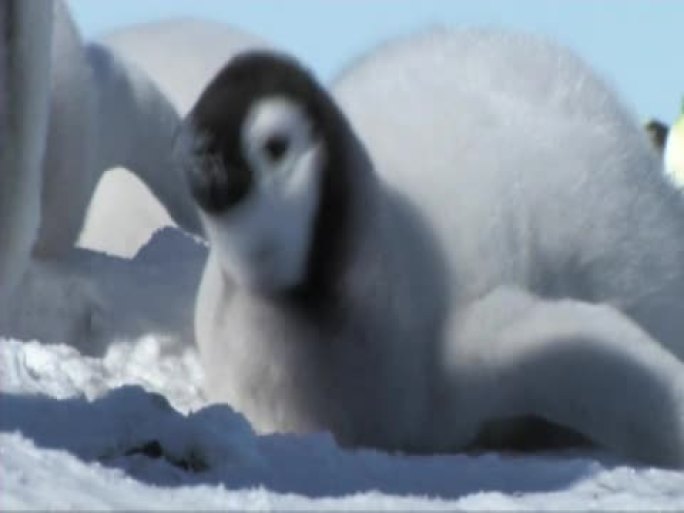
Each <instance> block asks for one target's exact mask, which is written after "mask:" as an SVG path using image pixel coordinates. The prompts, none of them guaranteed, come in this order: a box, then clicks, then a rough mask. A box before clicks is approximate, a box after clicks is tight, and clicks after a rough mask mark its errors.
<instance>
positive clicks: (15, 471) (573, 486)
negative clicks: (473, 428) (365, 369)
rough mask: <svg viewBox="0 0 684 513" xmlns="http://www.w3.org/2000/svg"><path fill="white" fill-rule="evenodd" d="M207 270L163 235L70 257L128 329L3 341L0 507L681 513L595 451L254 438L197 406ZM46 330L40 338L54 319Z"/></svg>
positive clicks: (224, 416) (192, 249) (681, 488)
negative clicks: (112, 253)
mask: <svg viewBox="0 0 684 513" xmlns="http://www.w3.org/2000/svg"><path fill="white" fill-rule="evenodd" d="M205 256H206V248H204V246H203V245H202V244H201V243H198V242H197V241H195V240H193V239H192V238H190V237H187V236H185V235H184V234H182V233H181V232H180V231H178V230H176V229H171V228H167V229H164V230H163V231H161V232H159V233H157V234H155V236H154V237H153V238H152V240H151V241H150V243H149V244H147V245H146V246H145V247H144V248H143V249H142V250H141V251H140V252H139V253H138V254H137V255H136V256H135V257H134V258H133V259H122V258H115V257H109V256H107V255H104V254H98V253H94V252H85V251H83V250H79V252H78V253H77V257H75V260H76V261H77V262H79V263H80V264H81V265H82V267H83V268H85V269H87V273H85V274H84V275H83V276H82V278H83V279H89V280H96V284H97V287H98V290H99V291H100V293H101V295H100V296H99V301H100V309H101V311H100V314H101V315H104V316H108V315H123V314H121V312H122V311H123V306H124V305H127V306H128V307H129V309H130V307H131V306H135V307H136V308H137V309H138V310H139V312H138V315H137V316H136V317H135V318H131V317H130V316H129V317H125V316H123V317H122V318H121V319H122V323H123V329H118V330H117V331H116V332H107V329H108V328H107V326H108V323H107V322H101V323H100V324H101V326H100V330H101V332H100V333H99V334H100V336H101V337H102V339H103V340H104V342H103V344H104V345H103V346H102V347H100V346H98V347H97V348H92V347H91V348H88V347H84V346H82V345H80V346H78V347H75V346H74V345H71V344H69V345H68V344H64V343H58V342H60V341H58V340H51V339H50V338H49V337H48V338H44V339H41V341H40V342H39V341H36V340H33V341H27V340H24V341H21V340H17V339H16V338H7V339H2V340H0V380H1V381H0V390H1V392H0V483H2V499H1V501H0V508H2V509H5V510H10V509H34V510H35V509H47V508H50V509H67V508H69V509H89V510H90V509H93V510H95V509H140V508H154V509H193V510H198V509H241V510H295V509H296V510H315V511H318V510H350V511H351V510H358V511H360V510H364V511H365V510H371V509H372V510H376V509H377V510H396V509H401V510H454V509H490V510H491V509H496V510H504V509H534V510H548V509H554V510H558V509H564V510H568V509H624V510H643V509H660V510H677V509H679V510H681V509H684V472H679V471H671V470H662V469H655V468H648V467H643V466H635V465H634V464H632V463H630V462H626V461H622V460H618V459H617V458H615V457H614V456H611V455H608V454H605V453H600V452H597V451H585V452H565V453H545V454H538V455H524V456H523V455H512V454H494V453H488V454H445V455H431V456H430V455H426V456H416V455H402V454H386V453H382V452H378V451H374V450H369V449H356V450H352V449H343V448H340V447H338V446H337V445H336V444H335V442H334V440H333V439H332V438H331V437H330V435H328V434H326V433H317V434H312V435H307V436H302V435H291V434H278V435H268V436H267V435H257V434H256V433H254V431H253V430H252V428H251V427H250V425H249V424H248V422H247V421H246V420H245V419H244V417H242V416H241V415H240V414H238V413H236V412H235V411H233V410H232V409H231V408H230V407H228V406H225V405H210V404H207V401H206V399H205V397H204V395H203V393H202V370H201V367H200V365H199V361H198V355H197V351H196V349H195V347H194V345H193V344H192V336H191V330H189V329H188V326H187V324H188V323H191V310H192V300H193V297H194V290H193V289H192V287H190V286H189V285H188V284H189V283H191V282H192V280H196V279H197V275H198V273H199V272H200V271H201V266H202V263H203V261H204V258H205ZM83 264H87V265H83ZM36 289H38V287H36ZM51 289H54V290H52V291H51V293H50V294H47V299H46V301H44V302H43V304H42V306H41V308H42V309H43V313H44V314H45V312H44V309H45V308H47V305H48V304H49V301H50V300H54V299H55V297H54V296H55V294H57V293H58V289H59V286H58V284H53V285H52V286H51ZM22 304H23V306H22V307H21V308H23V311H22V314H23V315H24V317H25V318H32V319H34V320H35V319H36V316H35V315H34V316H32V315H31V312H30V311H27V310H30V308H29V306H27V305H28V303H27V302H25V303H22ZM166 306H168V307H169V310H170V311H171V313H169V314H167V315H165V316H162V315H161V314H160V312H161V311H163V310H164V308H163V307H166ZM184 310H187V312H183V311H184ZM181 314H183V315H181ZM45 317H46V318H47V319H48V321H49V322H47V324H48V326H47V327H45V329H43V331H46V332H47V330H48V329H53V328H54V325H53V324H54V322H53V317H54V318H56V317H58V315H53V316H52V317H51V316H50V315H46V316H45ZM119 328H120V326H119ZM36 330H38V328H36ZM38 331H40V330H38ZM63 332H64V333H68V331H63ZM66 342H69V341H68V340H67V341H66ZM80 344H83V342H80Z"/></svg>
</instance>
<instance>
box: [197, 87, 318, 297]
mask: <svg viewBox="0 0 684 513" xmlns="http://www.w3.org/2000/svg"><path fill="white" fill-rule="evenodd" d="M272 137H285V138H286V140H287V144H288V148H287V151H286V152H285V154H284V155H282V157H280V158H279V159H277V161H272V160H271V157H270V156H269V155H268V153H267V150H266V149H265V145H266V144H267V141H268V140H269V139H270V138H272ZM241 138H242V146H243V148H242V151H243V153H244V155H246V160H247V164H248V165H249V167H250V170H251V172H252V173H253V186H252V187H253V188H252V190H251V191H250V192H249V193H248V195H247V196H246V197H245V198H244V199H243V200H241V201H240V203H239V204H238V205H237V206H235V207H234V208H231V209H230V210H229V212H227V213H226V214H225V215H221V216H218V217H216V216H207V215H204V216H203V219H204V224H205V227H206V231H207V235H208V236H209V237H210V239H211V240H212V241H213V248H214V250H215V251H217V252H218V253H219V255H220V258H221V264H222V267H223V270H224V272H226V273H227V275H228V276H230V277H231V278H232V279H233V280H235V282H236V283H237V284H239V285H240V286H244V287H247V288H249V289H253V290H256V291H264V290H266V291H279V290H283V289H286V288H288V287H292V286H295V285H297V284H298V283H299V282H300V281H301V279H302V275H303V273H304V271H305V267H306V263H307V262H306V260H307V256H308V254H309V253H308V250H309V240H310V239H311V236H312V231H313V218H314V212H315V211H316V207H317V205H318V200H319V197H318V195H319V194H318V192H319V182H320V180H321V171H322V170H321V168H320V166H321V162H322V155H321V153H322V152H323V151H324V149H323V148H322V147H321V143H320V142H319V141H317V140H316V139H314V137H313V133H312V131H311V126H310V122H309V121H308V119H307V117H306V115H305V113H304V112H302V110H301V108H300V107H299V106H298V105H296V104H294V103H292V102H290V101H288V100H286V99H284V98H268V99H264V100H262V101H261V102H259V103H257V104H255V105H254V106H253V107H252V108H251V109H250V111H249V112H248V114H247V117H246V119H245V124H244V126H243V127H242V132H241Z"/></svg>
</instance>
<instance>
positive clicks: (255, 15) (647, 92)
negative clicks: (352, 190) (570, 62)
mask: <svg viewBox="0 0 684 513" xmlns="http://www.w3.org/2000/svg"><path fill="white" fill-rule="evenodd" d="M69 4H70V5H71V8H72V12H73V15H74V17H75V18H76V22H77V24H78V25H79V27H80V28H81V31H82V33H83V34H84V36H85V37H86V38H93V37H97V36H98V35H101V34H103V33H105V32H106V31H108V30H112V29H115V28H118V27H121V26H125V25H129V24H132V23H140V22H146V21H152V20H159V19H165V18H171V17H178V16H194V17H200V18H209V19H212V20H217V21H225V22H226V23H229V24H231V25H233V26H236V27H239V28H242V29H244V30H247V31H250V32H252V33H254V34H257V35H260V36H261V37H263V38H265V39H267V40H269V41H271V42H273V43H275V44H276V45H278V46H279V47H280V48H283V49H285V50H288V51H290V52H292V53H293V54H295V55H296V56H297V57H299V58H300V59H302V60H303V61H305V62H306V63H307V64H308V65H309V66H310V67H312V68H313V69H314V70H315V71H316V72H317V73H318V74H319V76H321V77H322V78H323V79H327V78H330V77H332V76H333V75H334V74H335V72H336V71H337V70H338V69H340V68H341V67H342V66H344V64H345V63H347V62H348V61H349V60H351V59H353V58H354V57H355V56H358V55H359V54H361V53H362V52H363V51H364V50H366V49H369V48H372V47H373V45H374V44H377V43H378V42H380V41H383V40H385V39H388V38H390V37H392V36H394V35H398V34H403V33H406V32H410V31H411V30H415V29H417V28H420V27H424V26H426V25H431V24H432V25H434V24H446V25H454V26H463V25H465V26H503V27H509V28H518V29H525V30H528V31H533V32H536V33H543V34H547V35H550V36H552V37H554V38H555V39H557V40H560V41H562V42H564V43H566V44H568V45H569V46H571V47H573V48H575V49H576V50H577V51H578V52H579V53H580V54H581V55H582V56H583V57H584V58H585V59H587V60H588V61H589V62H591V63H592V64H593V65H594V66H595V67H596V68H597V69H598V70H599V71H600V72H601V74H602V75H603V76H604V77H606V78H607V79H608V80H609V81H610V82H612V83H613V85H614V86H615V87H616V88H617V89H618V90H619V91H620V92H621V94H622V96H623V97H624V98H625V100H626V101H627V102H628V104H630V105H631V106H632V108H633V110H634V111H635V113H636V114H637V115H638V116H639V117H640V118H643V119H645V118H647V117H650V116H657V117H660V118H661V119H663V120H664V121H667V122H672V121H673V120H674V119H675V118H676V117H677V114H678V113H679V107H680V104H681V98H682V95H684V1H683V0H564V1H561V0H109V1H102V0H99V1H95V0H69Z"/></svg>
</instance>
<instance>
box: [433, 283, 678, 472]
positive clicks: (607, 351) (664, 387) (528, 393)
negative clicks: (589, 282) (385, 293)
mask: <svg viewBox="0 0 684 513" xmlns="http://www.w3.org/2000/svg"><path fill="white" fill-rule="evenodd" d="M451 328H452V329H451V330H450V333H449V335H450V336H449V338H448V339H447V342H446V346H445V347H444V348H443V350H444V351H443V354H442V356H443V358H442V360H441V362H442V366H443V367H442V371H443V372H444V373H445V374H444V376H445V382H444V386H445V389H444V391H443V395H442V396H441V397H442V398H443V400H444V401H445V404H444V405H443V407H444V411H446V412H449V411H451V412H453V419H451V420H452V422H449V420H450V419H445V420H446V421H447V422H441V423H439V425H442V426H443V427H441V428H440V429H445V430H448V429H449V427H453V425H454V424H456V423H463V422H465V424H464V425H465V426H467V427H469V428H470V435H471V436H473V435H476V434H477V429H478V428H481V427H482V425H483V424H484V423H486V422H490V421H496V420H498V419H506V418H521V417H526V416H532V417H537V418H541V419H543V420H546V421H550V422H552V423H555V424H558V425H560V426H563V427H565V428H570V429H572V430H574V431H576V432H578V433H580V434H582V435H584V436H586V437H587V438H589V439H590V440H592V441H593V442H596V443H598V444H600V445H602V446H603V447H607V448H610V449H613V450H615V451H617V452H618V453H620V454H623V455H625V456H628V457H632V458H635V459H638V460H641V461H644V462H647V463H652V464H658V465H665V466H675V467H682V466H684V363H683V362H682V361H680V360H678V359H677V358H676V357H675V356H674V355H672V354H671V353H669V352H668V351H667V350H666V349H665V348H664V347H663V346H662V345H661V344H659V343H658V342H657V341H656V340H655V339H653V338H652V337H650V336H649V335H648V334H647V333H646V332H645V331H643V330H642V329H641V328H640V327H639V326H638V325H637V324H636V323H634V322H633V321H632V320H631V319H630V318H629V317H627V316H626V315H624V314H623V313H622V312H620V311H618V310H616V309H615V308H613V307H611V306H609V305H606V304H590V303H585V302H581V301H576V300H569V299H563V300H554V301H550V300H545V299H541V298H538V297H535V296H533V295H531V294H529V293H528V292H526V291H524V290H520V289H514V288H501V289H497V290H495V291H494V292H492V293H490V294H489V295H487V296H486V297H484V298H483V299H481V300H479V301H478V302H477V303H474V304H473V305H472V306H470V307H469V308H467V309H466V310H465V311H464V312H463V314H462V315H459V316H458V317H457V318H455V319H454V320H453V323H452V325H451ZM449 402H451V404H449ZM448 424H451V425H452V426H449V425H448ZM466 429H467V428H466ZM442 436H448V433H447V432H445V433H443V434H442ZM461 436H463V434H461Z"/></svg>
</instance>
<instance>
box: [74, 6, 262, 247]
mask: <svg viewBox="0 0 684 513" xmlns="http://www.w3.org/2000/svg"><path fill="white" fill-rule="evenodd" d="M264 46H266V44H265V43H264V42H262V41H261V40H259V39H258V38H257V37H255V36H252V35H250V34H246V33H243V32H241V31H239V30H237V29H235V28H233V27H231V26H229V25H226V24H223V23H216V22H211V21H203V20H195V19H177V20H167V21H160V22H154V23H145V24H141V25H135V26H132V27H126V28H122V29H118V30H116V31H114V32H112V33H110V34H108V35H106V36H105V37H103V38H102V39H101V41H100V42H99V44H98V51H99V52H105V51H106V52H108V53H111V54H113V55H116V56H117V58H118V60H119V61H121V62H122V63H126V64H127V67H128V68H129V70H137V71H138V72H139V73H137V77H136V79H135V80H134V81H133V82H136V83H142V85H143V88H142V89H145V88H149V89H153V90H155V91H156V90H158V91H159V92H161V93H162V95H163V97H164V98H165V100H164V101H165V102H166V100H168V102H170V103H171V105H172V106H173V110H174V111H175V112H176V113H177V114H178V115H180V116H184V115H185V114H186V113H187V111H188V110H189V109H190V107H191V106H192V104H193V103H194V102H195V101H196V100H197V98H198V96H199V94H200V93H201V91H202V89H203V88H204V87H205V86H206V85H207V83H208V82H209V81H210V80H211V79H212V78H213V76H214V75H215V74H216V73H217V72H218V71H219V69H220V68H221V67H222V66H223V64H224V63H225V62H226V61H227V60H229V59H230V58H231V57H232V56H233V55H235V54H236V53H238V52H240V51H242V50H245V49H247V48H257V47H264ZM91 54H92V51H91ZM100 60H101V59H100ZM96 69H97V67H96ZM118 73H119V74H121V72H120V71H119V72H118ZM131 74H132V71H128V72H127V74H124V75H123V77H124V78H127V77H128V76H130V75H131ZM109 75H110V76H112V73H109ZM145 76H146V77H148V79H149V81H150V84H154V86H153V87H152V86H151V85H145V84H144V82H145V81H144V80H142V79H143V78H144V77H145ZM145 80H147V79H145ZM130 81H131V80H130V79H128V82H130ZM119 84H120V85H119V86H118V89H120V90H124V91H125V90H127V89H128V90H132V91H139V90H140V89H141V88H140V87H137V88H133V89H132V88H131V86H130V85H129V84H128V83H127V82H126V81H123V80H122V79H119ZM143 107H144V104H143ZM143 112H145V111H144V109H143ZM110 117H111V114H109V113H108V114H107V115H106V116H105V118H110ZM166 117H167V119H169V120H172V121H173V123H170V124H169V126H172V127H174V128H175V123H176V122H177V121H176V120H175V119H174V116H171V115H170V114H167V115H166ZM118 118H120V119H121V120H122V121H123V120H126V119H129V120H130V119H134V120H135V121H131V123H140V121H144V119H143V120H140V119H138V118H139V116H135V115H134V116H132V117H131V116H130V113H129V112H126V111H122V113H121V115H120V116H118ZM153 119H154V118H153ZM129 130H130V128H129ZM147 131H149V129H144V130H143V133H145V132H147ZM152 133H155V131H154V130H152ZM105 135H106V132H105ZM166 135H167V136H168V134H166ZM140 140H141V142H142V145H143V146H144V145H146V144H147V141H146V139H145V138H140ZM156 151H157V154H159V155H168V151H167V150H166V149H161V148H160V149H157V150H156ZM115 164H118V165H122V166H124V167H126V168H128V169H129V170H132V171H134V172H135V171H136V167H137V166H136V164H137V163H136V162H123V161H121V160H119V161H116V160H110V161H109V166H110V167H111V166H113V165H115ZM101 167H102V166H101ZM166 167H167V168H168V169H167V170H168V173H167V174H171V172H172V171H174V166H173V165H171V164H169V165H167V166H166ZM173 174H174V176H173V177H172V178H173V179H172V180H169V183H168V189H170V190H169V193H171V192H174V191H180V192H182V193H185V192H186V191H187V187H186V185H185V183H181V184H180V186H178V185H179V184H178V183H176V182H175V181H174V180H175V179H176V178H177V175H178V174H177V173H173ZM143 178H144V177H143ZM143 181H144V182H145V184H146V185H148V188H149V189H152V192H153V194H154V193H155V188H158V187H159V185H160V184H158V183H153V184H150V183H149V182H147V181H145V180H143ZM155 195H157V194H155ZM157 196H158V195H157ZM176 196H180V194H174V195H173V197H174V199H175V197H176ZM158 198H159V199H161V200H163V199H164V198H163V197H161V198H160V197H159V196H158ZM178 203H179V202H178V201H173V202H171V204H170V203H169V202H164V201H162V204H164V205H165V206H166V207H167V210H168V211H169V212H170V213H171V214H172V216H171V217H172V218H173V217H174V216H173V214H174V212H176V213H180V214H182V215H183V217H185V218H187V217H189V216H190V215H194V209H186V208H185V205H183V206H181V205H178ZM123 205H126V207H125V208H123ZM160 207H161V206H160V205H159V203H158V202H157V201H156V200H155V198H154V197H152V196H151V195H150V194H149V191H147V190H145V187H141V184H140V182H139V181H138V180H136V178H135V176H133V175H131V174H130V173H128V172H126V171H125V170H124V169H113V170H112V172H110V173H107V174H106V175H105V176H104V177H103V178H102V181H101V182H100V183H99V185H98V187H97V189H96V190H95V193H94V196H93V201H92V203H91V205H90V208H89V209H88V216H87V219H86V223H85V227H84V229H83V233H82V234H81V238H80V240H79V244H80V245H82V246H85V247H89V248H94V249H101V250H105V251H107V252H109V253H114V254H118V255H122V256H129V257H130V256H133V255H134V254H135V253H136V252H137V250H138V249H139V248H140V247H141V246H142V245H143V244H144V243H145V242H146V241H147V240H148V238H149V236H150V234H151V233H152V232H154V231H155V230H157V229H159V228H160V227H162V226H165V225H169V224H173V221H174V220H173V219H170V218H169V216H168V215H167V212H165V211H164V209H163V208H160ZM175 221H176V222H178V224H179V225H180V226H181V227H182V228H184V229H185V230H189V231H191V232H197V226H196V224H195V223H190V224H189V223H187V222H183V221H187V219H183V218H181V219H178V218H176V219H175ZM179 221H180V222H179ZM112 231H114V232H115V233H116V234H117V235H116V237H112V236H111V232H112Z"/></svg>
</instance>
